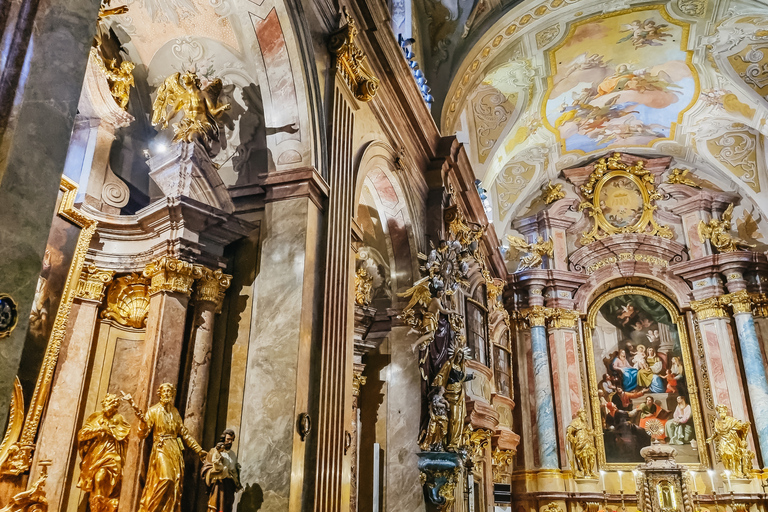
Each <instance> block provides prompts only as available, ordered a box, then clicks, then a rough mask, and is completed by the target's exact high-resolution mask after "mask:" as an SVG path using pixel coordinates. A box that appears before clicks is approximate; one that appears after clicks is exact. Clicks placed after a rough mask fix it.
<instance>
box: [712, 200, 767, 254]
mask: <svg viewBox="0 0 768 512" xmlns="http://www.w3.org/2000/svg"><path fill="white" fill-rule="evenodd" d="M732 217H733V203H731V204H730V205H728V208H726V210H725V211H724V212H723V218H722V219H721V220H718V219H716V218H714V217H713V218H711V219H709V222H704V221H703V220H700V221H699V240H700V241H701V243H704V241H705V240H709V241H710V242H711V243H712V246H713V247H714V248H715V249H717V251H718V252H721V253H724V252H734V251H738V250H741V249H748V248H752V247H755V246H754V245H752V244H749V243H747V242H746V241H744V240H742V239H741V238H738V237H735V236H733V235H731V234H730V233H729V231H731V218H732Z"/></svg>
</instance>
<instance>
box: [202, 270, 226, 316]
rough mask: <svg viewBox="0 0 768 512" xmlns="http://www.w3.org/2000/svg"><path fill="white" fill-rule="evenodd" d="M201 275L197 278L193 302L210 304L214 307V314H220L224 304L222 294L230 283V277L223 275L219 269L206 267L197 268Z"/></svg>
mask: <svg viewBox="0 0 768 512" xmlns="http://www.w3.org/2000/svg"><path fill="white" fill-rule="evenodd" d="M199 268H200V272H201V273H202V275H201V276H200V277H198V278H197V288H196V289H195V300H196V301H198V302H212V303H213V304H215V305H216V312H217V313H219V312H221V305H222V303H223V302H224V292H226V291H227V288H229V284H230V283H231V282H232V276H230V275H229V274H225V273H224V272H222V271H221V269H220V268H217V269H216V270H211V269H210V268H207V267H199Z"/></svg>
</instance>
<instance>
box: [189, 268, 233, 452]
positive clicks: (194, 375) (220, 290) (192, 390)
mask: <svg viewBox="0 0 768 512" xmlns="http://www.w3.org/2000/svg"><path fill="white" fill-rule="evenodd" d="M202 272H203V275H202V277H200V278H199V279H198V280H197V287H196V289H195V296H194V300H195V309H194V327H193V329H192V336H191V339H190V346H191V347H192V364H191V367H190V370H189V380H188V384H187V401H186V407H185V408H184V425H185V426H186V427H187V430H188V431H189V433H190V434H191V435H192V437H194V438H195V439H197V440H201V439H202V437H203V425H204V422H205V410H206V402H207V400H206V399H207V397H208V378H209V376H210V372H211V350H212V349H213V326H214V323H215V320H216V315H217V314H218V313H220V312H221V306H222V302H223V301H224V292H225V291H226V290H227V288H229V284H230V282H231V280H232V276H230V275H227V274H224V273H223V272H222V271H221V269H216V270H211V269H209V268H205V267H203V268H202Z"/></svg>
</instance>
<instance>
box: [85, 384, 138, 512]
mask: <svg viewBox="0 0 768 512" xmlns="http://www.w3.org/2000/svg"><path fill="white" fill-rule="evenodd" d="M118 404H119V401H118V398H117V397H116V396H115V395H113V394H110V393H107V394H106V395H105V396H104V399H103V400H102V401H101V407H102V409H101V411H97V412H95V413H93V414H91V415H90V416H89V417H88V419H87V420H85V424H84V425H83V428H81V429H80V431H79V432H78V433H77V442H78V451H79V452H80V457H81V458H82V462H81V463H80V480H79V481H78V482H77V486H78V487H79V488H80V489H82V490H83V491H85V492H86V493H90V496H89V498H88V503H89V504H90V506H91V507H90V508H91V512H115V511H116V510H117V505H118V498H119V497H120V484H121V482H122V479H123V461H124V460H125V450H126V448H127V447H128V433H129V432H130V430H131V426H130V425H129V424H128V422H127V421H125V419H124V418H123V416H122V415H121V414H120V413H118V412H117V406H118Z"/></svg>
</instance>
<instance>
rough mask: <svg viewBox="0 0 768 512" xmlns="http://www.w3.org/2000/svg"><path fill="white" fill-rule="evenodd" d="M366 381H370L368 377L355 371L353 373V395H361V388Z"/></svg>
mask: <svg viewBox="0 0 768 512" xmlns="http://www.w3.org/2000/svg"><path fill="white" fill-rule="evenodd" d="M366 382H368V377H366V376H364V375H362V374H360V373H358V372H354V374H353V375H352V396H360V388H361V387H363V386H365V383H366Z"/></svg>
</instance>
